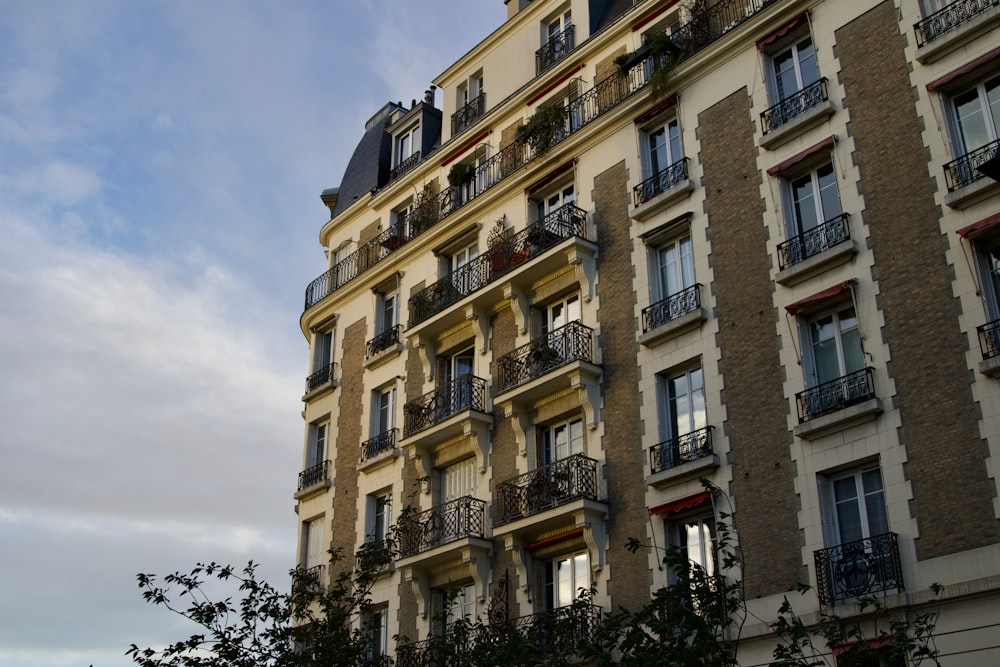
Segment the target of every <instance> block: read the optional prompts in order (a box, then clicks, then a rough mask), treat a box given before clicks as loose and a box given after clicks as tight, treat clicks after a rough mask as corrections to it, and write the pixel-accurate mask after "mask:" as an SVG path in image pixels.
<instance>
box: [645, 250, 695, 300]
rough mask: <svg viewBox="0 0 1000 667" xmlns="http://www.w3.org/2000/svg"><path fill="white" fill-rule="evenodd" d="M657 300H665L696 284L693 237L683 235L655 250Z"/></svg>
mask: <svg viewBox="0 0 1000 667" xmlns="http://www.w3.org/2000/svg"><path fill="white" fill-rule="evenodd" d="M655 254H656V280H655V281H654V285H655V287H656V289H657V290H658V293H657V294H656V296H657V297H658V299H657V300H663V299H666V298H668V297H671V296H673V295H675V294H678V293H679V292H683V291H684V290H686V289H688V288H689V287H693V286H694V253H693V252H692V250H691V237H690V236H683V237H681V238H679V239H677V240H675V241H671V242H669V243H666V244H664V245H662V246H660V247H659V248H656V250H655Z"/></svg>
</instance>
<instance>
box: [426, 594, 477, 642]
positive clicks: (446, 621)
mask: <svg viewBox="0 0 1000 667" xmlns="http://www.w3.org/2000/svg"><path fill="white" fill-rule="evenodd" d="M435 597H436V598H437V604H438V609H439V610H440V614H439V618H440V619H441V624H442V628H441V629H442V630H444V631H446V632H447V630H448V629H449V628H451V627H452V626H454V625H455V624H456V623H462V622H470V623H471V622H473V621H475V619H476V586H475V584H465V585H460V586H458V587H457V588H451V589H448V590H439V591H436V594H435Z"/></svg>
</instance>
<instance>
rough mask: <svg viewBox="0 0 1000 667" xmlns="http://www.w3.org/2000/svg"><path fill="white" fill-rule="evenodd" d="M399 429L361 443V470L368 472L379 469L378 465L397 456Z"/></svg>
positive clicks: (390, 430)
mask: <svg viewBox="0 0 1000 667" xmlns="http://www.w3.org/2000/svg"><path fill="white" fill-rule="evenodd" d="M398 434H399V429H398V428H391V429H389V430H388V431H386V432H385V433H379V434H378V435H376V436H375V437H373V438H369V439H368V440H365V441H364V442H362V443H361V464H360V465H359V468H360V469H361V470H362V471H364V472H367V471H369V470H371V469H373V468H376V467H378V464H380V463H383V462H386V461H388V460H390V459H392V458H393V457H394V456H395V455H396V454H397V451H396V441H397V440H398V439H399V435H398Z"/></svg>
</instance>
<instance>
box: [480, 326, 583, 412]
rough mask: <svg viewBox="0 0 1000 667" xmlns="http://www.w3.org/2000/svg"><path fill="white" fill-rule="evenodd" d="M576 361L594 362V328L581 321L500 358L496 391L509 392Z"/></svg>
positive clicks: (497, 368)
mask: <svg viewBox="0 0 1000 667" xmlns="http://www.w3.org/2000/svg"><path fill="white" fill-rule="evenodd" d="M573 361H588V362H593V361H594V330H593V329H591V328H590V327H588V326H584V325H583V324H581V323H580V321H579V320H576V321H573V322H570V323H568V324H566V325H564V326H561V327H559V328H558V329H555V330H553V331H550V332H549V333H547V334H545V336H543V337H541V338H538V339H536V340H533V341H531V342H530V343H528V344H527V345H522V346H521V347H519V348H517V349H516V350H514V351H513V352H510V353H509V354H505V355H503V356H502V357H498V358H497V362H496V384H495V386H494V388H493V393H494V395H497V394H502V393H503V392H505V391H510V390H511V389H514V388H515V387H519V386H521V385H522V384H524V383H526V382H529V381H531V380H534V379H535V378H537V377H540V376H542V375H545V374H546V373H548V372H549V371H552V370H555V369H556V368H559V367H560V366H565V365H566V364H568V363H570V362H573Z"/></svg>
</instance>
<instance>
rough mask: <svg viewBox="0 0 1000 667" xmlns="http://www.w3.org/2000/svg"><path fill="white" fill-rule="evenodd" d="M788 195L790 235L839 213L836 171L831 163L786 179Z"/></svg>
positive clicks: (834, 216) (807, 229)
mask: <svg viewBox="0 0 1000 667" xmlns="http://www.w3.org/2000/svg"><path fill="white" fill-rule="evenodd" d="M788 197H789V200H790V213H791V216H789V217H790V222H791V223H792V228H791V229H790V230H789V233H790V235H792V236H796V235H798V234H802V233H804V232H808V231H809V230H811V229H815V228H816V227H818V226H819V225H821V224H823V223H824V222H825V221H827V220H831V219H833V218H836V217H837V216H839V215H840V214H841V210H840V194H839V193H838V191H837V175H836V173H835V172H834V170H833V165H832V164H825V165H823V166H822V167H819V168H817V169H814V170H812V171H810V172H809V173H808V174H804V175H802V176H800V177H798V178H793V179H789V181H788Z"/></svg>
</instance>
